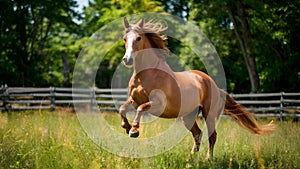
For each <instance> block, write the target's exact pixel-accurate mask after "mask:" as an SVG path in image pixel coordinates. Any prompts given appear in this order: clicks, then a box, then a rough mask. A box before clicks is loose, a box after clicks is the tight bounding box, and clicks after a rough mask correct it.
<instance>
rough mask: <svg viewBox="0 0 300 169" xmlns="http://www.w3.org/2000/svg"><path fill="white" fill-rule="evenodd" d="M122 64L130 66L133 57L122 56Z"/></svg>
mask: <svg viewBox="0 0 300 169" xmlns="http://www.w3.org/2000/svg"><path fill="white" fill-rule="evenodd" d="M123 64H124V65H125V66H132V65H133V58H127V57H123Z"/></svg>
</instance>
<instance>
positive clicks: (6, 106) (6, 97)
mask: <svg viewBox="0 0 300 169" xmlns="http://www.w3.org/2000/svg"><path fill="white" fill-rule="evenodd" d="M3 90H4V92H3V96H4V97H3V107H4V110H5V111H8V110H9V105H8V101H9V92H8V87H7V85H6V84H5V85H4V87H3Z"/></svg>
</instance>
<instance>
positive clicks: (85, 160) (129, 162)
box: [0, 111, 300, 169]
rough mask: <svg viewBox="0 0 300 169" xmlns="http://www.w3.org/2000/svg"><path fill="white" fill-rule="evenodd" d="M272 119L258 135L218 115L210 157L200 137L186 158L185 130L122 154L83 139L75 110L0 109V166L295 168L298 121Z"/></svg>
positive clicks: (147, 129) (114, 120)
mask: <svg viewBox="0 0 300 169" xmlns="http://www.w3.org/2000/svg"><path fill="white" fill-rule="evenodd" d="M104 116H105V119H107V121H108V122H109V123H110V124H111V125H113V126H115V128H116V130H117V131H120V132H123V130H122V129H121V127H120V118H119V116H118V115H117V114H116V113H104ZM269 120H270V119H268V121H269ZM157 121H158V123H157V124H156V125H155V126H154V125H153V124H152V127H151V126H149V125H151V124H146V125H144V126H142V130H143V131H142V132H143V133H146V134H144V137H147V133H148V135H151V133H155V132H159V130H160V129H163V128H166V127H165V126H164V125H168V122H164V120H162V121H159V120H157ZM264 122H265V123H266V122H267V121H264ZM199 123H203V122H201V121H200V122H199ZM276 123H277V130H276V132H275V133H274V134H272V135H269V136H263V137H261V136H254V135H251V134H250V133H249V132H248V131H246V130H244V129H242V128H240V127H239V126H238V125H237V124H236V123H235V122H234V121H232V120H231V119H221V121H220V122H219V124H218V127H217V132H218V139H217V143H216V146H215V153H214V160H213V161H206V160H205V155H206V151H207V146H208V142H207V141H205V142H204V143H203V144H202V145H201V149H200V152H199V153H197V154H195V155H194V156H193V157H192V158H191V159H190V160H188V161H187V157H188V154H189V151H190V149H191V147H192V144H193V139H192V136H191V135H190V134H189V135H187V136H186V138H184V140H183V141H182V142H181V143H180V144H178V145H176V146H175V147H174V148H173V149H171V150H170V151H167V152H165V153H163V154H160V155H158V156H155V157H150V158H140V159H135V158H125V157H119V156H116V155H114V154H112V153H109V152H107V151H105V150H103V149H102V148H101V147H99V146H98V145H97V144H95V143H94V142H93V141H92V140H91V139H89V137H88V136H87V134H86V133H85V132H84V130H83V129H82V128H81V125H80V123H79V121H78V119H77V116H76V115H75V114H71V113H62V112H47V111H34V112H33V111H27V112H10V113H1V114H0V168H4V169H6V168H47V169H48V168H50V169H51V168H55V169H60V168H63V169H66V168H92V169H94V168H155V169H156V168H168V169H169V168H217V169H219V168H284V169H286V168H291V169H292V168H300V144H299V140H300V134H299V133H300V124H299V123H295V122H291V121H285V122H284V123H281V124H280V123H279V122H276ZM147 125H148V126H147ZM142 137H143V135H142Z"/></svg>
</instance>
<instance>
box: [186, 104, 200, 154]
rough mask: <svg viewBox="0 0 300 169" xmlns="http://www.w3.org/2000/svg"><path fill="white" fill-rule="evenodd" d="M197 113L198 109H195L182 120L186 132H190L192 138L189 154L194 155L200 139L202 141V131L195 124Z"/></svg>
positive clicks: (197, 149)
mask: <svg viewBox="0 0 300 169" xmlns="http://www.w3.org/2000/svg"><path fill="white" fill-rule="evenodd" d="M198 112H199V109H198V108H197V109H196V110H194V111H193V112H192V113H190V114H188V115H186V116H184V117H183V118H182V120H183V123H184V125H185V127H186V128H187V129H188V130H190V132H191V133H192V134H193V137H194V145H193V148H192V150H191V154H194V153H195V152H196V151H199V147H200V144H201V139H202V131H201V129H200V128H199V127H198V125H197V122H196V118H197V115H198Z"/></svg>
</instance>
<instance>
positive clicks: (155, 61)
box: [134, 49, 173, 74]
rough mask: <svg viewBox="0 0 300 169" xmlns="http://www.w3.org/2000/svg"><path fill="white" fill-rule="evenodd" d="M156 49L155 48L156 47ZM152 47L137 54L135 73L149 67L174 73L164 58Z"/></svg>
mask: <svg viewBox="0 0 300 169" xmlns="http://www.w3.org/2000/svg"><path fill="white" fill-rule="evenodd" d="M154 50H155V49H154ZM154 50H152V49H146V50H145V51H143V52H141V53H140V54H139V56H136V58H137V59H136V60H135V62H134V74H137V73H139V72H141V71H143V70H147V69H159V70H163V71H165V72H167V73H169V74H173V71H172V69H171V68H170V67H169V65H168V64H167V63H166V61H165V60H164V59H163V58H160V57H158V56H157V54H156V52H155V51H154Z"/></svg>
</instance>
